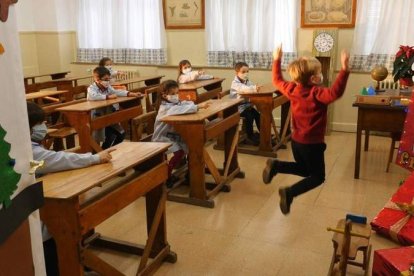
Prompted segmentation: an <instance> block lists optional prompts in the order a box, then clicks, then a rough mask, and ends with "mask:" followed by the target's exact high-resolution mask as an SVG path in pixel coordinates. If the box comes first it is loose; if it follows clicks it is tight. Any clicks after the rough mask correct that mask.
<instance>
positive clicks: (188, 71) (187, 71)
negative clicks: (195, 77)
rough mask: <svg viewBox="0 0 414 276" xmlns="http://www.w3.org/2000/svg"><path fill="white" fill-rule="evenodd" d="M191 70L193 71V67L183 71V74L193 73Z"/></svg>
mask: <svg viewBox="0 0 414 276" xmlns="http://www.w3.org/2000/svg"><path fill="white" fill-rule="evenodd" d="M191 70H192V68H191V67H188V68H185V69H183V74H188V73H190V72H191Z"/></svg>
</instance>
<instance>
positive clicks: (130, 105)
mask: <svg viewBox="0 0 414 276" xmlns="http://www.w3.org/2000/svg"><path fill="white" fill-rule="evenodd" d="M116 103H119V104H120V106H121V110H119V111H117V112H113V113H110V114H107V115H103V116H100V117H98V118H95V119H92V116H91V113H92V110H95V109H98V108H101V107H106V106H111V105H113V104H116ZM56 110H57V111H60V112H62V113H63V114H64V115H65V117H66V118H67V119H68V122H69V124H70V125H71V126H72V127H73V128H75V129H76V132H77V133H78V135H79V145H80V147H81V152H90V151H92V150H94V151H96V152H99V151H101V150H102V148H101V147H100V146H99V145H98V143H97V142H96V141H95V140H94V139H93V137H92V131H94V130H98V129H102V128H104V127H107V126H110V125H112V124H116V123H120V122H123V121H127V120H130V119H132V118H135V117H137V116H138V115H141V114H142V106H141V98H135V97H118V98H116V99H112V100H105V101H86V102H82V103H78V104H74V105H68V106H64V107H60V108H57V109H56Z"/></svg>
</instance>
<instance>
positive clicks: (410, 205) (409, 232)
mask: <svg viewBox="0 0 414 276" xmlns="http://www.w3.org/2000/svg"><path fill="white" fill-rule="evenodd" d="M413 215H414V173H413V174H411V175H410V176H409V177H408V178H407V180H406V181H405V182H404V183H403V184H402V185H401V186H400V188H399V189H398V191H397V192H396V193H395V194H394V195H393V196H392V198H391V199H390V200H389V201H388V202H387V204H386V205H385V207H384V208H383V209H382V210H381V211H380V212H379V214H378V215H377V216H376V217H375V218H374V220H373V221H372V222H371V226H372V229H373V230H374V231H376V232H377V233H378V234H381V235H384V236H386V237H390V238H392V239H393V240H394V241H396V242H398V243H400V244H402V245H414V218H413V217H412V216H413Z"/></svg>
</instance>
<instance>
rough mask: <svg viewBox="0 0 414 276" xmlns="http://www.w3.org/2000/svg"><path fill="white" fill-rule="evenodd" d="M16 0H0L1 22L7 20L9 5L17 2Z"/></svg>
mask: <svg viewBox="0 0 414 276" xmlns="http://www.w3.org/2000/svg"><path fill="white" fill-rule="evenodd" d="M17 1H18V0H0V20H1V21H3V22H6V21H7V17H9V6H10V5H11V4H14V3H17Z"/></svg>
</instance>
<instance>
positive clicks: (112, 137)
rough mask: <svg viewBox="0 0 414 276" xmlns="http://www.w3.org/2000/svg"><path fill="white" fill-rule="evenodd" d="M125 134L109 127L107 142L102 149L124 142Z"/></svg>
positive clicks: (107, 129) (106, 134) (106, 130)
mask: <svg viewBox="0 0 414 276" xmlns="http://www.w3.org/2000/svg"><path fill="white" fill-rule="evenodd" d="M124 138H125V133H120V132H119V131H117V130H116V129H115V128H113V127H111V126H108V127H106V128H105V141H104V142H103V144H102V149H107V148H110V147H112V146H115V145H117V144H119V143H121V142H122V141H124Z"/></svg>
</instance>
